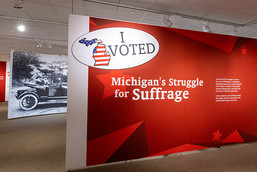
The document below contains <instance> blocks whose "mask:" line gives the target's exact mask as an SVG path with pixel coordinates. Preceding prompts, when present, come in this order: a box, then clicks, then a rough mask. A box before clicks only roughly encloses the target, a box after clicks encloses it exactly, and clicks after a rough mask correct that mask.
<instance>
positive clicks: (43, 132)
mask: <svg viewBox="0 0 257 172" xmlns="http://www.w3.org/2000/svg"><path fill="white" fill-rule="evenodd" d="M65 137H66V115H65V114H55V115H45V116H37V117H28V118H20V119H13V120H7V103H3V102H1V103H0V172H23V171H24V172H47V171H53V172H55V171H56V172H61V171H65Z"/></svg>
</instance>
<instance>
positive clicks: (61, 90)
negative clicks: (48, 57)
mask: <svg viewBox="0 0 257 172" xmlns="http://www.w3.org/2000/svg"><path fill="white" fill-rule="evenodd" d="M62 80H63V78H62V77H61V76H59V77H57V82H47V81H45V80H44V79H42V78H41V79H40V80H39V79H37V81H36V82H25V83H24V87H22V88H20V89H19V90H17V92H16V95H15V97H16V98H17V99H18V100H19V106H20V108H21V109H23V110H26V111H27V110H32V109H34V108H35V107H36V106H37V105H38V104H39V103H41V102H52V103H57V102H64V101H66V102H67V81H66V82H63V81H62Z"/></svg>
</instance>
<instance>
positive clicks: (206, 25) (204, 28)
mask: <svg viewBox="0 0 257 172" xmlns="http://www.w3.org/2000/svg"><path fill="white" fill-rule="evenodd" d="M202 29H203V31H204V32H211V28H210V26H209V22H208V21H204V22H203V26H202Z"/></svg>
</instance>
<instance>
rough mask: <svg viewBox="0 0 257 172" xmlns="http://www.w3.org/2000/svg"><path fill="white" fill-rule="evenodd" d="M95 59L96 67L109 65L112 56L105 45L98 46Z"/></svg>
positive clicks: (94, 53)
mask: <svg viewBox="0 0 257 172" xmlns="http://www.w3.org/2000/svg"><path fill="white" fill-rule="evenodd" d="M93 58H94V59H95V66H104V65H109V62H110V59H111V56H110V54H109V52H106V48H105V45H102V44H98V45H97V46H96V47H95V48H94V51H93Z"/></svg>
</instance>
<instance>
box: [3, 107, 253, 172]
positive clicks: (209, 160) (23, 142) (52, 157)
mask: <svg viewBox="0 0 257 172" xmlns="http://www.w3.org/2000/svg"><path fill="white" fill-rule="evenodd" d="M256 127H257V126H256ZM65 135H66V115H65V114H55V115H46V116H37V117H28V118H20V119H14V120H7V103H6V102H4V103H3V102H0V172H64V171H65ZM173 171H174V172H188V171H192V172H201V171H203V172H206V171H207V172H209V171H210V172H220V171H221V172H223V171H225V172H257V143H250V144H239V145H233V146H224V147H221V148H220V149H216V148H211V149H205V150H201V151H192V152H185V153H182V154H176V155H169V156H165V157H161V158H154V159H147V160H145V159H144V160H137V161H133V162H127V163H117V164H109V165H106V166H99V167H89V168H87V169H81V170H77V171H75V172H173Z"/></svg>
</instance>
